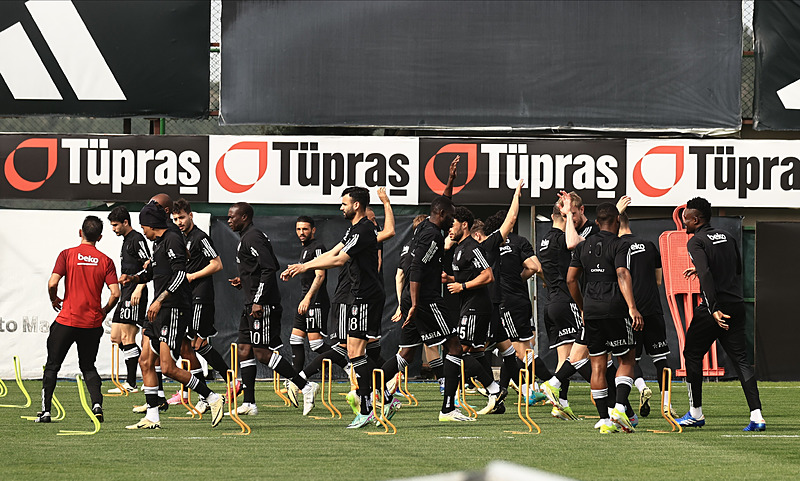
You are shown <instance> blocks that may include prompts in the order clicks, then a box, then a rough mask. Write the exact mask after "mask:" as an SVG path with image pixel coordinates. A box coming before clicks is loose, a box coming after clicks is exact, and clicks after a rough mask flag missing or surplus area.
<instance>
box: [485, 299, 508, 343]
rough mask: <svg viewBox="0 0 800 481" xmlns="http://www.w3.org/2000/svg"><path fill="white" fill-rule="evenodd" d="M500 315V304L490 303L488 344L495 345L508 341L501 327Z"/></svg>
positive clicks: (506, 334)
mask: <svg viewBox="0 0 800 481" xmlns="http://www.w3.org/2000/svg"><path fill="white" fill-rule="evenodd" d="M500 316H501V314H500V304H494V303H492V314H491V315H490V316H489V338H488V341H489V343H490V344H497V343H500V342H503V341H507V340H508V333H507V332H506V330H505V328H504V326H503V320H502V319H501V317H500Z"/></svg>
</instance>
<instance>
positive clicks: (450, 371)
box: [442, 354, 461, 414]
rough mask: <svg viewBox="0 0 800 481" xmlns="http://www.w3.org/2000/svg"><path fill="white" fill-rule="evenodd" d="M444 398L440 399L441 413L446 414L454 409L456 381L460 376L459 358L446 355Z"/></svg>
mask: <svg viewBox="0 0 800 481" xmlns="http://www.w3.org/2000/svg"><path fill="white" fill-rule="evenodd" d="M443 371H444V398H443V399H442V413H444V414H447V413H449V412H451V411H452V410H453V409H455V408H456V403H455V398H456V390H457V389H458V379H459V376H460V375H461V358H460V357H458V356H453V355H450V354H447V355H446V356H445V359H444V366H443Z"/></svg>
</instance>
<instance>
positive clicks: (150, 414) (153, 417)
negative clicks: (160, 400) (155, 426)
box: [145, 406, 160, 423]
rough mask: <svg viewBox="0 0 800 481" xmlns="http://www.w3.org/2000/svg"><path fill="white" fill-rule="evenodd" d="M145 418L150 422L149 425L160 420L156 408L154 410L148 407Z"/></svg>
mask: <svg viewBox="0 0 800 481" xmlns="http://www.w3.org/2000/svg"><path fill="white" fill-rule="evenodd" d="M145 418H147V420H148V421H150V422H151V423H157V422H158V421H159V420H160V418H159V417H158V406H156V407H154V408H151V407H148V408H147V414H146V415H145Z"/></svg>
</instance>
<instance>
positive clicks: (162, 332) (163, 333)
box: [161, 326, 168, 337]
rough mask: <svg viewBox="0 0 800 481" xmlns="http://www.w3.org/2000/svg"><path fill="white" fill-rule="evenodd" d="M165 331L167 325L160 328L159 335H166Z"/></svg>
mask: <svg viewBox="0 0 800 481" xmlns="http://www.w3.org/2000/svg"><path fill="white" fill-rule="evenodd" d="M167 331H168V329H167V326H164V327H162V328H161V335H162V336H164V337H166V336H167Z"/></svg>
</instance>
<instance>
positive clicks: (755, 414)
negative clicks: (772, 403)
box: [750, 409, 764, 423]
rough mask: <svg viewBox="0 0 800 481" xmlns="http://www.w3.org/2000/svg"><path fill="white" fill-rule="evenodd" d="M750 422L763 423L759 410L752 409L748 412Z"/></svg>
mask: <svg viewBox="0 0 800 481" xmlns="http://www.w3.org/2000/svg"><path fill="white" fill-rule="evenodd" d="M750 420H751V421H753V422H755V423H758V422H761V421H763V420H764V416H762V415H761V410H760V409H753V410H752V411H750Z"/></svg>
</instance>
